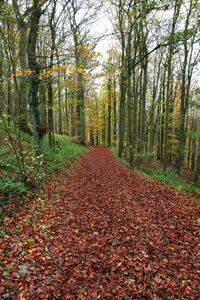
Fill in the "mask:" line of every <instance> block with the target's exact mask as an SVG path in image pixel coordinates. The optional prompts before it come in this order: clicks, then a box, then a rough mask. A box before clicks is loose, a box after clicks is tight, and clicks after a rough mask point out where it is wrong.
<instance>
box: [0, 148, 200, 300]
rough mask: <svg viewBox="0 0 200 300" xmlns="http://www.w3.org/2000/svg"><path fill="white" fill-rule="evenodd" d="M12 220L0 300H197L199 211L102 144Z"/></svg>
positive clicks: (4, 245)
mask: <svg viewBox="0 0 200 300" xmlns="http://www.w3.org/2000/svg"><path fill="white" fill-rule="evenodd" d="M71 171H72V172H70V175H68V176H67V175H66V174H65V175H64V174H63V175H62V174H61V175H60V176H58V175H57V176H55V178H53V179H52V180H51V181H50V182H49V183H48V184H47V185H46V186H45V188H44V199H41V198H37V197H36V199H35V200H34V201H30V202H27V203H26V204H25V205H24V206H23V207H22V208H21V210H20V211H19V212H18V213H17V215H16V216H15V218H14V217H10V218H8V217H6V218H5V219H4V223H3V226H2V231H3V232H4V233H5V234H3V235H1V238H0V299H9V300H12V299H14V300H18V299H19V300H31V299H33V300H37V299H50V300H54V299H63V300H65V299H66V300H67V299H81V300H95V299H102V300H103V299H120V300H130V299H138V300H139V299H141V300H142V299H153V300H157V299H166V300H167V299H185V300H187V299H188V300H195V299H200V289H199V287H200V284H199V283H200V280H199V279H200V265H199V256H198V254H199V253H198V250H199V221H198V220H199V219H198V217H199V215H198V213H199V207H198V201H199V200H198V199H197V198H195V197H191V196H188V197H183V196H181V195H179V194H178V193H177V192H176V191H174V190H172V189H171V188H168V187H166V186H164V185H163V184H160V183H158V182H156V181H153V180H149V181H147V180H146V179H144V178H143V177H142V176H140V175H138V174H135V173H133V172H132V171H130V170H129V169H127V168H125V167H123V166H121V165H120V164H119V163H118V162H117V161H116V160H115V158H114V157H113V155H112V153H111V151H110V150H109V149H106V148H104V147H96V148H94V149H93V150H91V151H90V152H88V153H87V154H86V155H85V156H84V158H83V159H81V160H80V164H79V166H74V167H72V170H71Z"/></svg>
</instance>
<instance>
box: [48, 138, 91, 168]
mask: <svg viewBox="0 0 200 300" xmlns="http://www.w3.org/2000/svg"><path fill="white" fill-rule="evenodd" d="M44 147H45V162H46V167H47V169H48V170H49V171H55V170H57V169H62V168H63V166H64V165H65V164H68V163H70V162H72V161H73V160H74V159H75V158H77V157H78V156H81V155H83V154H84V153H85V152H86V148H84V147H83V146H81V145H79V144H73V143H72V142H71V141H70V139H69V138H67V137H64V136H60V135H58V134H56V135H55V151H53V150H51V149H49V146H48V140H47V137H46V138H45V140H44Z"/></svg>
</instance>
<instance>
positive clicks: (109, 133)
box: [107, 78, 112, 147]
mask: <svg viewBox="0 0 200 300" xmlns="http://www.w3.org/2000/svg"><path fill="white" fill-rule="evenodd" d="M111 87H112V81H111V78H109V79H108V84H107V89H108V127H107V128H108V129H107V146H108V147H110V146H111V108H112V106H111V104H112V91H111Z"/></svg>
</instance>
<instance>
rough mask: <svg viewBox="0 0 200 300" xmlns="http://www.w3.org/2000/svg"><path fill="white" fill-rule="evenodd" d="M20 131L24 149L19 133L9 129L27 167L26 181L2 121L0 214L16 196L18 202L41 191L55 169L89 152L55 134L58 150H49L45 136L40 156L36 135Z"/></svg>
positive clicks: (60, 168)
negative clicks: (36, 146) (42, 153)
mask: <svg viewBox="0 0 200 300" xmlns="http://www.w3.org/2000/svg"><path fill="white" fill-rule="evenodd" d="M19 134H20V144H21V146H20V147H21V148H20V147H19V145H18V144H19V143H18V142H17V141H19V136H17V135H16V132H15V131H14V130H12V129H10V135H11V137H12V139H13V141H14V143H15V146H16V149H17V152H18V154H19V158H20V159H21V160H23V162H24V165H25V168H26V176H27V179H26V180H24V176H23V175H24V174H23V172H22V170H20V169H19V165H18V161H17V157H16V154H15V153H14V151H13V149H12V147H11V145H10V141H9V138H8V136H7V135H6V132H5V131H4V128H3V126H2V123H1V122H0V135H1V138H0V217H1V215H2V213H3V211H4V210H5V208H6V209H7V208H8V206H9V205H11V203H12V201H13V199H15V202H16V203H18V204H19V203H21V202H23V201H22V200H24V199H26V198H30V197H31V195H32V196H33V195H34V194H35V193H40V192H41V188H42V186H43V185H44V183H45V181H46V180H47V179H48V177H49V176H51V175H53V174H54V172H56V171H59V170H63V171H64V170H67V169H66V168H64V166H66V165H69V164H71V163H72V162H73V161H74V160H75V159H76V158H77V157H79V156H81V155H83V154H84V153H85V152H86V148H85V147H83V146H81V145H79V144H74V143H72V142H71V141H70V139H69V138H68V137H66V136H60V135H58V134H55V149H54V150H50V149H49V145H48V137H47V136H45V138H44V155H43V156H40V157H37V156H36V155H35V153H34V150H33V149H34V145H33V138H32V137H31V136H29V135H27V134H26V133H23V132H20V133H19ZM12 206H13V205H12ZM12 208H13V207H12Z"/></svg>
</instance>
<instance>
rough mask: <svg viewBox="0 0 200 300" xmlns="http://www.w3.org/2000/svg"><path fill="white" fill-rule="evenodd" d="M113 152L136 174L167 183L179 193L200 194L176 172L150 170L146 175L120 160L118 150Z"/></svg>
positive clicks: (113, 149) (194, 186)
mask: <svg viewBox="0 0 200 300" xmlns="http://www.w3.org/2000/svg"><path fill="white" fill-rule="evenodd" d="M112 151H113V154H114V155H115V157H116V158H117V159H118V160H119V161H120V163H121V164H123V165H125V166H126V167H128V168H129V169H131V170H133V171H134V172H135V173H138V174H140V175H142V176H145V177H147V178H149V179H155V180H159V181H161V182H163V183H165V184H166V185H168V186H171V187H173V188H175V189H176V190H177V191H180V192H188V193H196V194H200V189H199V188H198V187H197V186H196V185H194V184H193V183H184V182H182V181H181V180H180V179H179V177H178V176H177V174H176V173H175V172H169V171H166V172H164V171H163V169H160V170H150V169H149V172H148V173H146V172H144V171H141V170H140V169H139V168H137V167H131V166H130V165H129V163H128V162H127V161H126V160H124V159H120V158H119V157H118V156H117V149H116V148H112Z"/></svg>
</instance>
